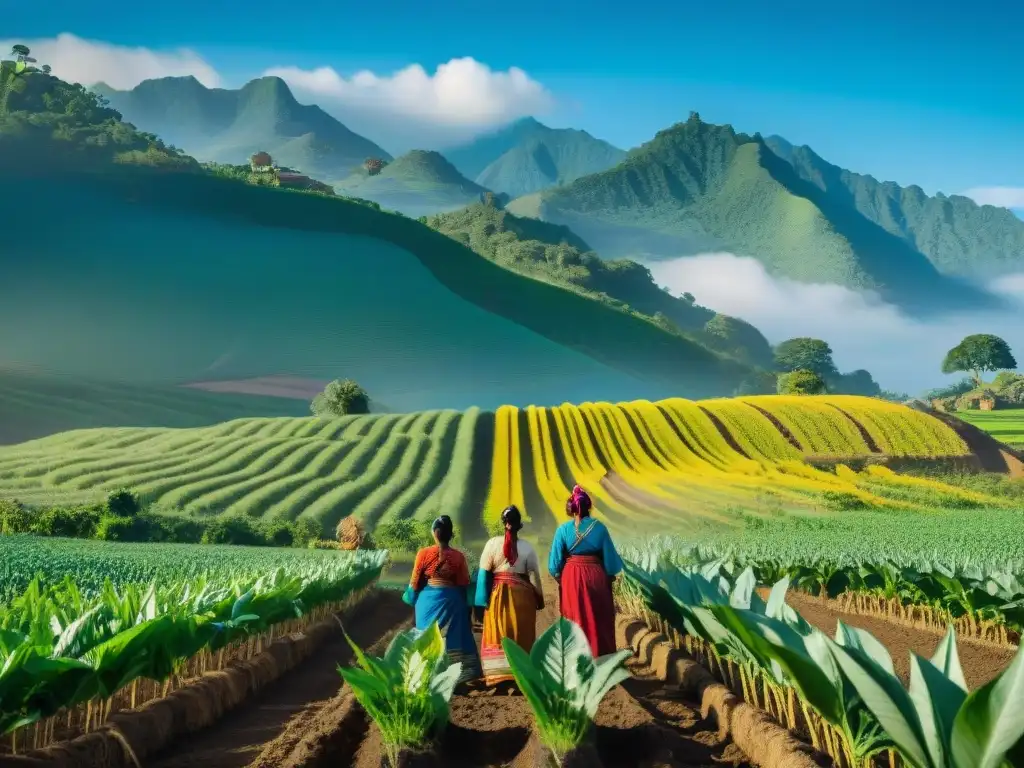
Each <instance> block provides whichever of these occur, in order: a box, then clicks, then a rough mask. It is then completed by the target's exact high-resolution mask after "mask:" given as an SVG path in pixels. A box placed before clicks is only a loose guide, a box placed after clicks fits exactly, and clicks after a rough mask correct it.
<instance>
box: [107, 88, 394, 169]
mask: <svg viewBox="0 0 1024 768" xmlns="http://www.w3.org/2000/svg"><path fill="white" fill-rule="evenodd" d="M93 90H94V91H95V92H96V93H98V94H100V95H101V96H103V97H104V98H106V99H107V100H108V101H109V102H110V106H111V107H113V108H114V109H116V110H117V111H119V112H120V113H121V114H122V115H123V116H124V119H125V121H127V122H130V123H132V124H133V125H135V126H136V127H138V128H140V129H141V130H143V131H149V132H152V133H155V134H157V135H159V136H160V137H162V138H163V139H164V140H165V141H168V142H170V143H171V144H174V145H175V146H179V147H182V148H183V149H184V150H185V151H187V152H188V153H189V154H190V155H192V156H194V157H196V158H197V159H199V160H202V161H212V162H218V163H230V164H238V163H247V162H248V161H249V157H250V156H251V155H252V154H253V153H255V152H261V151H262V152H269V153H270V155H271V156H272V157H273V159H274V162H275V163H276V164H278V165H282V166H287V167H289V168H295V169H297V170H299V171H301V172H302V173H306V174H309V175H311V176H315V177H316V178H318V179H321V180H323V181H327V182H328V183H330V182H331V181H332V180H336V179H340V178H344V177H346V176H348V175H349V174H350V173H351V172H352V171H353V169H355V168H356V167H358V166H359V165H361V164H362V163H363V161H364V160H365V159H366V158H367V157H379V158H381V159H384V160H390V159H391V156H390V155H389V154H388V153H387V152H385V151H384V150H383V149H381V148H380V147H378V146H377V145H376V144H374V143H373V142H372V141H370V140H369V139H365V138H363V137H362V136H360V135H358V134H356V133H353V132H352V131H350V130H349V129H348V128H346V127H345V126H344V125H342V124H341V123H340V122H338V121H337V120H336V119H334V118H333V117H331V116H330V115H328V114H327V113H326V112H324V111H323V110H322V109H320V107H317V106H314V105H303V104H299V103H298V102H297V101H296V100H295V97H294V96H293V95H292V92H291V90H289V88H288V86H287V84H286V83H285V82H284V81H283V80H281V79H280V78H278V77H261V78H258V79H256V80H253V81H251V82H249V83H246V84H245V85H244V86H242V87H241V88H239V89H238V90H227V89H223V88H207V87H206V86H204V85H203V84H202V83H200V82H199V81H198V80H196V79H195V78H194V77H191V76H189V77H164V78H160V79H158V80H144V81H143V82H141V83H139V84H138V85H137V86H136V87H135V88H133V89H132V90H130V91H115V90H113V89H111V88H110V87H109V86H106V85H104V84H102V83H101V84H99V85H97V86H94V88H93Z"/></svg>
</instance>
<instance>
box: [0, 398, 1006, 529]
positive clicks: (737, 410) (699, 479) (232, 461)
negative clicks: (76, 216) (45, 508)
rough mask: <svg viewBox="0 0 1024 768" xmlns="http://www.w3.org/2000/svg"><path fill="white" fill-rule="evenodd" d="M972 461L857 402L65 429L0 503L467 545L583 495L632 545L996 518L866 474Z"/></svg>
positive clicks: (0, 475)
mask: <svg viewBox="0 0 1024 768" xmlns="http://www.w3.org/2000/svg"><path fill="white" fill-rule="evenodd" d="M968 453H969V449H968V447H967V446H966V445H965V444H964V442H963V441H962V440H961V439H960V437H959V436H958V435H957V434H956V433H955V432H954V431H953V430H952V429H950V428H949V427H948V426H947V425H946V424H945V423H943V422H942V421H940V420H938V419H936V418H933V417H932V416H929V415H928V414H925V413H920V412H917V411H914V410H911V409H909V408H906V407H903V406H900V405H894V404H891V403H887V402H883V401H880V400H875V399H869V398H860V397H848V396H839V397H833V396H821V397H774V396H764V397H745V398H733V399H716V400H707V401H700V402H695V401H690V400H685V399H681V398H673V399H669V400H663V401H660V402H649V401H636V402H629V403H617V404H611V403H581V404H569V403H565V404H563V405H560V406H557V407H553V408H546V407H535V406H530V407H527V408H522V409H520V408H517V407H514V406H503V407H501V408H499V409H498V410H497V411H496V412H494V413H482V412H479V411H477V410H476V409H473V410H471V411H469V412H466V413H459V412H456V411H431V412H424V413H417V414H407V415H382V416H348V417H343V418H338V419H327V420H321V419H316V418H295V419H291V418H271V419H240V420H236V421H232V422H226V423H224V424H219V425H216V426H212V427H205V428H198V429H132V428H117V429H95V430H82V431H77V432H70V433H64V434H60V435H54V436H52V437H49V438H44V439H42V440H36V441H31V442H28V443H23V444H21V445H16V446H9V447H4V448H0V499H18V500H21V501H23V502H26V503H29V504H40V503H51V504H52V503H78V502H87V501H94V500H99V499H102V498H104V496H105V494H106V493H108V492H109V491H110V490H112V489H115V488H119V487H129V488H132V489H134V490H136V491H138V492H139V494H140V495H141V496H142V498H143V500H144V502H145V503H147V504H152V505H155V507H156V508H159V509H158V511H163V510H167V511H170V512H175V513H179V514H193V515H194V514H200V515H204V516H208V515H221V514H229V515H230V514H242V515H245V516H248V517H256V518H260V517H267V518H271V519H287V520H295V519H296V518H300V517H306V518H311V519H313V520H316V521H319V522H321V523H323V525H324V527H325V529H326V530H329V529H330V527H331V526H333V525H335V524H336V523H337V522H338V520H340V519H341V518H342V517H344V516H346V515H354V516H356V517H359V518H361V519H363V520H364V521H366V522H367V523H368V524H369V525H370V526H371V527H372V526H374V525H377V524H380V523H387V522H391V521H395V520H400V519H405V518H413V517H414V518H425V517H429V516H431V515H436V514H439V513H441V512H442V511H444V512H447V513H448V514H451V515H452V516H453V517H455V518H456V519H457V520H458V521H461V523H460V525H462V526H463V528H464V529H465V530H466V531H467V536H479V535H483V534H484V532H486V531H495V530H496V529H498V528H500V514H501V510H502V509H504V508H505V507H506V506H507V505H509V504H515V505H517V506H518V507H519V508H520V509H521V510H522V511H523V513H524V515H525V516H526V518H527V520H529V521H530V522H531V523H532V524H534V525H537V526H540V527H542V528H550V526H551V525H552V524H554V523H557V522H560V521H562V520H564V519H565V517H564V515H565V499H566V497H567V496H568V494H569V492H570V489H571V488H572V486H573V483H579V484H580V485H582V486H583V487H584V488H586V489H587V491H588V492H590V494H591V495H592V497H593V498H594V502H595V514H596V515H598V516H599V517H601V518H603V519H604V520H606V521H607V522H608V524H609V525H610V526H612V527H613V528H615V529H617V530H619V531H626V532H630V533H635V532H638V531H642V530H643V529H645V528H646V527H647V526H651V527H658V528H659V529H661V530H664V529H665V528H667V527H673V526H687V525H704V524H706V523H707V522H709V521H711V522H715V523H718V522H726V523H728V522H729V521H730V519H733V518H735V516H736V515H737V514H738V513H743V514H754V515H761V514H764V515H768V514H776V513H777V512H778V510H779V509H783V510H786V511H787V512H791V513H794V514H806V515H819V514H831V513H836V512H841V511H842V510H843V509H848V508H852V509H856V508H864V507H872V508H892V509H894V510H899V509H911V508H915V509H920V508H929V507H930V506H935V507H949V506H951V505H956V504H960V503H969V504H974V505H991V506H993V507H996V506H1000V505H1001V504H1002V503H1003V502H1000V501H999V500H996V499H991V498H989V497H987V496H985V495H984V494H981V493H974V492H968V491H964V490H962V489H957V488H952V487H950V486H946V485H944V484H942V483H940V482H936V481H934V480H923V479H915V478H909V477H903V476H901V475H897V474H895V473H893V472H891V471H889V470H887V469H885V468H884V467H879V466H870V465H871V464H877V462H878V461H884V460H885V457H886V456H893V457H901V458H904V459H905V458H907V457H910V458H914V457H921V458H922V459H931V458H948V457H962V456H966V455H968ZM823 458H824V459H825V461H823V460H822V459H823ZM869 458H870V459H872V461H871V462H865V460H866V459H869ZM812 460H813V461H812ZM865 463H867V464H869V466H867V468H866V469H864V470H863V471H855V469H853V468H851V467H861V466H864V465H865ZM829 464H831V465H833V466H828V465H829ZM835 465H838V466H835Z"/></svg>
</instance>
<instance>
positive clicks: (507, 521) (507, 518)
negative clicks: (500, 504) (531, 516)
mask: <svg viewBox="0 0 1024 768" xmlns="http://www.w3.org/2000/svg"><path fill="white" fill-rule="evenodd" d="M501 522H502V524H503V525H507V526H509V528H511V529H512V532H513V533H518V532H519V531H520V530H522V527H523V515H522V513H521V512H520V511H519V507H517V506H516V505H515V504H510V505H509V506H507V507H505V509H503V510H502V512H501Z"/></svg>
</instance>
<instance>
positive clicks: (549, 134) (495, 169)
mask: <svg viewBox="0 0 1024 768" xmlns="http://www.w3.org/2000/svg"><path fill="white" fill-rule="evenodd" d="M445 156H446V157H447V158H448V159H449V160H450V161H451V162H452V164H453V165H454V166H455V167H456V168H458V169H459V170H460V171H461V172H462V173H463V174H464V175H465V176H467V177H468V178H471V179H474V180H475V181H476V182H477V184H480V185H481V186H484V187H487V188H488V189H492V190H494V191H495V192H503V193H505V194H507V195H509V196H510V197H519V196H521V195H527V194H529V193H531V192H537V191H539V190H541V189H547V188H548V187H553V186H556V185H558V184H568V183H569V182H571V181H574V180H575V179H578V178H580V177H581V176H586V175H588V174H591V173H597V172H598V171H603V170H605V169H606V168H611V167H612V166H613V165H615V164H616V163H618V162H619V161H620V160H622V158H624V157H625V156H626V153H625V152H623V151H622V150H621V149H618V148H617V147H613V146H612V145H611V144H609V143H608V142H606V141H602V140H601V139H595V138H594V137H593V136H591V135H590V134H589V133H587V132H586V131H578V130H574V129H572V128H549V127H548V126H546V125H543V124H542V123H539V122H537V121H536V120H534V119H533V118H532V117H527V118H524V119H522V120H519V121H517V122H515V123H512V124H511V125H509V126H506V127H504V128H502V129H500V130H498V131H496V132H494V133H490V134H487V135H485V136H482V137H480V138H477V139H475V140H473V141H471V142H469V143H468V144H464V145H462V146H459V147H453V148H451V149H449V150H446V151H445Z"/></svg>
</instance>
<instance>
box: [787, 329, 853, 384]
mask: <svg viewBox="0 0 1024 768" xmlns="http://www.w3.org/2000/svg"><path fill="white" fill-rule="evenodd" d="M775 369H776V370H777V371H780V372H782V373H792V372H793V371H813V372H814V373H816V374H818V376H820V377H821V378H822V379H829V378H834V377H836V376H837V375H838V372H837V371H836V365H835V363H834V362H832V347H830V346H829V345H828V343H827V342H824V341H822V340H821V339H811V338H808V337H806V336H801V337H799V338H796V339H789V340H787V341H784V342H782V343H781V344H779V345H778V346H777V347H775Z"/></svg>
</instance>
